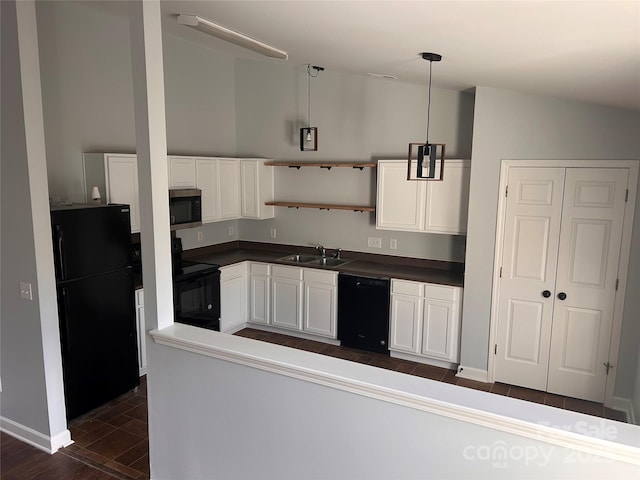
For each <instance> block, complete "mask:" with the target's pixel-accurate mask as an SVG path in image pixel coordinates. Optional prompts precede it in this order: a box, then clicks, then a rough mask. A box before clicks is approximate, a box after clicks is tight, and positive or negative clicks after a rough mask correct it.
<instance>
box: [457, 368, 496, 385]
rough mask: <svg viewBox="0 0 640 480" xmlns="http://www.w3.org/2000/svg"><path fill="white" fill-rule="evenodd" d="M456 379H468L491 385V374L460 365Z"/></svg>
mask: <svg viewBox="0 0 640 480" xmlns="http://www.w3.org/2000/svg"><path fill="white" fill-rule="evenodd" d="M456 377H459V378H466V379H467V380H475V381H476V382H484V383H489V372H488V371H487V370H480V369H479V368H473V367H465V366H464V365H460V366H459V367H458V373H456Z"/></svg>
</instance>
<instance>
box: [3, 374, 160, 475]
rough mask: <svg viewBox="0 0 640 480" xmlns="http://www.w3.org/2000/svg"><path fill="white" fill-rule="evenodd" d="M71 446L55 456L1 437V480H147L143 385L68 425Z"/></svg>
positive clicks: (144, 389)
mask: <svg viewBox="0 0 640 480" xmlns="http://www.w3.org/2000/svg"><path fill="white" fill-rule="evenodd" d="M69 430H70V431H71V438H72V439H73V440H74V442H75V443H73V444H72V445H70V446H68V447H66V448H62V449H60V450H59V451H58V453H56V454H55V455H49V454H47V453H44V452H42V451H40V450H38V449H36V448H34V447H32V446H30V445H27V444H26V443H22V442H20V441H18V440H16V439H14V438H13V437H11V436H9V435H7V434H5V433H3V434H2V451H1V458H0V462H1V463H0V468H1V471H2V475H1V478H2V480H9V479H11V480H27V479H65V480H76V479H77V480H85V479H86V480H112V479H119V480H141V479H148V478H149V438H148V430H149V429H148V425H147V383H146V377H142V378H141V379H140V387H138V390H137V392H128V393H126V394H124V395H122V396H120V397H118V398H117V399H115V400H113V401H112V402H110V403H108V404H106V405H103V406H102V407H100V408H98V409H96V410H93V411H91V412H89V413H87V414H86V415H83V416H81V417H79V418H76V419H74V420H72V421H71V422H69Z"/></svg>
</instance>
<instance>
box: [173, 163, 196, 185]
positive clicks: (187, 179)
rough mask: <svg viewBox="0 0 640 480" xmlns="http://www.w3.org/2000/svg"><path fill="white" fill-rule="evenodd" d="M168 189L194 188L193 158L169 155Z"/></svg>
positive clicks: (194, 167)
mask: <svg viewBox="0 0 640 480" xmlns="http://www.w3.org/2000/svg"><path fill="white" fill-rule="evenodd" d="M167 159H168V163H169V188H196V166H195V162H196V160H195V158H193V157H179V156H175V155H170V156H169V157H167Z"/></svg>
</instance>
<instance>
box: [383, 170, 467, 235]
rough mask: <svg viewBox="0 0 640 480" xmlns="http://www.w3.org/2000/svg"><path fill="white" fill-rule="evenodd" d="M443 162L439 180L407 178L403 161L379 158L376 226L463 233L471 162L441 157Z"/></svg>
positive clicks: (465, 224) (430, 231)
mask: <svg viewBox="0 0 640 480" xmlns="http://www.w3.org/2000/svg"><path fill="white" fill-rule="evenodd" d="M444 165H445V166H444V175H443V180H442V181H421V180H414V181H409V180H407V161H406V160H380V161H379V162H378V189H377V205H376V211H377V214H376V227H377V228H378V229H381V230H405V231H412V232H429V233H446V234H450V235H462V234H465V233H466V231H467V211H468V204H469V179H470V171H471V164H470V162H469V161H468V160H445V162H444Z"/></svg>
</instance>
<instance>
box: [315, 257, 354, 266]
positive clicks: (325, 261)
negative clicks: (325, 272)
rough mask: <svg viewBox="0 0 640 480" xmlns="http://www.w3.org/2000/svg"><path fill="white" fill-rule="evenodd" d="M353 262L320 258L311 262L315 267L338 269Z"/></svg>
mask: <svg viewBox="0 0 640 480" xmlns="http://www.w3.org/2000/svg"><path fill="white" fill-rule="evenodd" d="M350 261H351V260H342V259H341V258H333V257H319V258H316V259H315V260H314V261H312V262H310V263H311V264H313V265H321V266H323V267H337V266H340V265H344V264H345V263H349V262H350Z"/></svg>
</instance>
